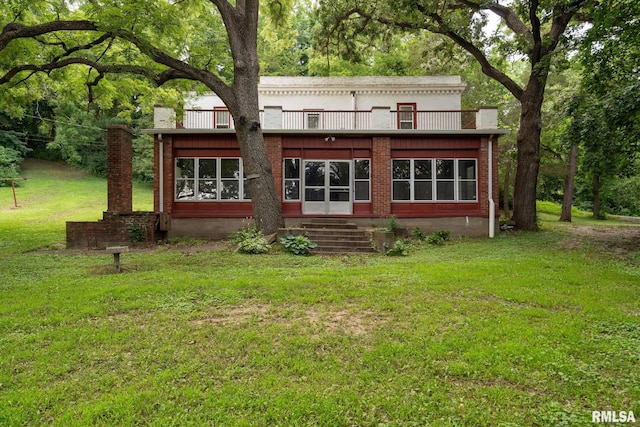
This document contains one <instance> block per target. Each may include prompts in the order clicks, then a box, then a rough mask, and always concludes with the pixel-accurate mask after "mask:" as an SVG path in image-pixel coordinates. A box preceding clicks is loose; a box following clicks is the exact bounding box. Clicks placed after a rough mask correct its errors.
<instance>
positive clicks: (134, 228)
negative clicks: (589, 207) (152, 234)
mask: <svg viewBox="0 0 640 427" xmlns="http://www.w3.org/2000/svg"><path fill="white" fill-rule="evenodd" d="M127 231H129V239H130V240H131V241H132V242H133V243H141V242H144V241H145V240H146V238H147V233H146V231H145V229H144V227H142V226H141V225H140V224H139V223H137V222H134V223H133V224H131V225H130V226H129V227H128V229H127Z"/></svg>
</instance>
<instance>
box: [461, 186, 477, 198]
mask: <svg viewBox="0 0 640 427" xmlns="http://www.w3.org/2000/svg"><path fill="white" fill-rule="evenodd" d="M458 191H459V194H458V197H459V199H460V200H476V182H475V181H461V182H460V186H459V188H458Z"/></svg>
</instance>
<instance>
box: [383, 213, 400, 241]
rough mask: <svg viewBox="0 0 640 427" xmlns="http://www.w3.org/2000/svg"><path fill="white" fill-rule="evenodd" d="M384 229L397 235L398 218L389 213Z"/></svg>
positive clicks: (398, 228) (398, 229) (398, 227)
mask: <svg viewBox="0 0 640 427" xmlns="http://www.w3.org/2000/svg"><path fill="white" fill-rule="evenodd" d="M384 231H390V232H392V233H393V234H394V235H396V236H397V235H398V232H399V231H400V226H399V225H398V219H397V218H396V216H395V215H390V216H389V218H387V225H386V227H385V228H384Z"/></svg>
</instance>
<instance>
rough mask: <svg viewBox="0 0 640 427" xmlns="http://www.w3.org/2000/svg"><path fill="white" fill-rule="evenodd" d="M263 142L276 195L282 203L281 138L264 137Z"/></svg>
mask: <svg viewBox="0 0 640 427" xmlns="http://www.w3.org/2000/svg"><path fill="white" fill-rule="evenodd" d="M264 142H265V144H266V145H267V156H268V157H269V161H270V162H271V170H272V172H273V181H274V184H275V186H276V193H277V194H278V198H279V199H280V202H282V185H283V184H282V182H283V181H282V179H283V176H282V174H283V171H282V136H265V137H264Z"/></svg>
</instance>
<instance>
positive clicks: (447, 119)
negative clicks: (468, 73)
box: [179, 107, 481, 131]
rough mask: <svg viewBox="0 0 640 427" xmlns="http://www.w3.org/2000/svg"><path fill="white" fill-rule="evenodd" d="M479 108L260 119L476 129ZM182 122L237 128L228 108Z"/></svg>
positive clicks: (288, 123) (275, 123)
mask: <svg viewBox="0 0 640 427" xmlns="http://www.w3.org/2000/svg"><path fill="white" fill-rule="evenodd" d="M479 111H481V110H448V111H410V110H409V111H407V110H402V111H394V110H391V109H389V108H374V109H373V110H369V111H362V110H358V111H355V110H354V111H344V110H335V111H330V110H303V111H293V110H282V109H280V108H279V107H277V108H271V109H270V110H269V113H268V117H267V114H265V111H260V122H261V123H262V126H263V128H264V129H286V130H303V129H307V130H316V129H317V130H331V131H338V130H378V129H387V130H391V129H397V130H411V129H414V130H460V129H476V121H477V115H478V113H479ZM265 120H267V122H265ZM181 125H182V126H180V125H179V127H184V128H185V129H234V122H233V117H232V116H231V114H229V113H228V112H227V111H224V110H185V111H184V120H183V121H182V123H181Z"/></svg>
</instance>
